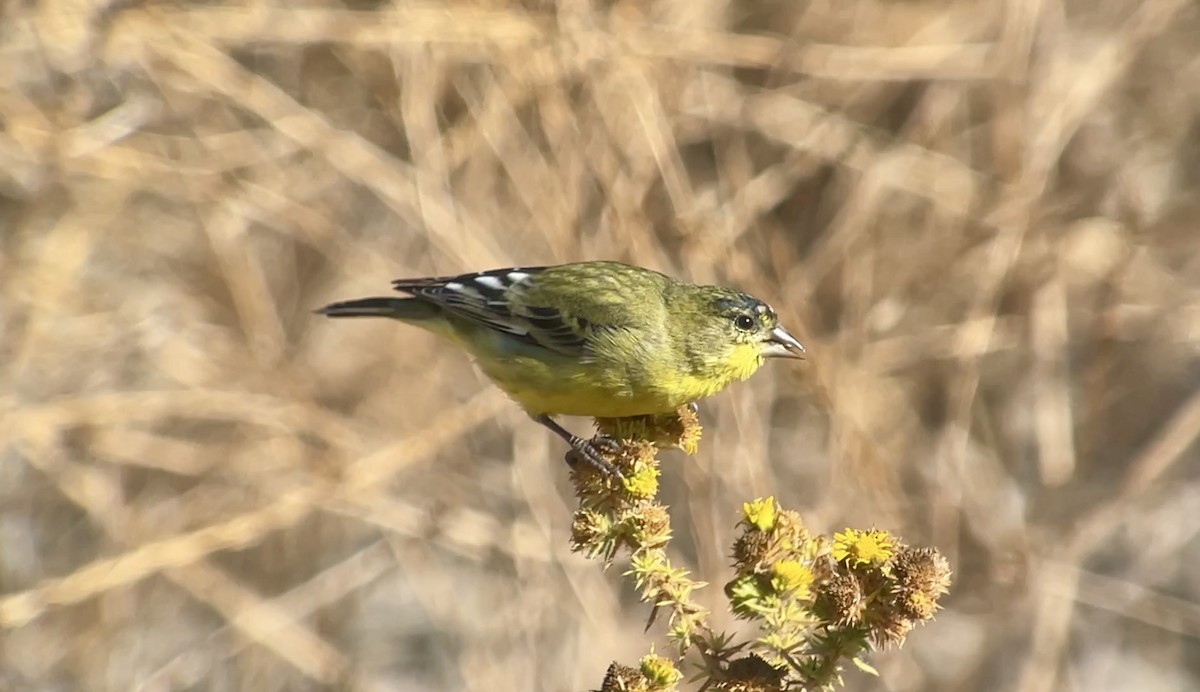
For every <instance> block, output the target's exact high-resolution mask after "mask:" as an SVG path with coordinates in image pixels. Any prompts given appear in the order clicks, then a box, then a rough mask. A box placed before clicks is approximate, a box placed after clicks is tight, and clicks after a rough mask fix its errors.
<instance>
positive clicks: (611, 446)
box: [565, 435, 623, 479]
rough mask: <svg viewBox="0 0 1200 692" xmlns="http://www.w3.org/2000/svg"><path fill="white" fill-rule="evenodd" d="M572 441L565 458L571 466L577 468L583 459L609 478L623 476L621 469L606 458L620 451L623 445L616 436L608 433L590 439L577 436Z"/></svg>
mask: <svg viewBox="0 0 1200 692" xmlns="http://www.w3.org/2000/svg"><path fill="white" fill-rule="evenodd" d="M570 443H571V451H569V452H567V455H566V457H565V458H566V461H567V464H569V465H570V466H571V468H575V467H576V465H578V464H579V462H580V460H582V461H584V462H585V463H587V464H588V465H589V466H591V467H592V468H594V469H596V470H597V471H599V472H600V473H601V474H602V475H604V476H607V477H608V478H617V479H620V478H623V476H622V475H621V471H620V470H619V469H618V468H617V467H616V466H614V465H613V463H612V462H611V461H609V460H608V459H607V458H605V456H606V455H614V456H615V455H616V454H619V453H620V451H621V449H622V445H621V443H620V442H618V441H617V439H616V438H614V437H610V436H608V435H597V436H595V437H593V438H592V439H590V440H585V439H583V438H582V437H575V438H574V439H572V440H570Z"/></svg>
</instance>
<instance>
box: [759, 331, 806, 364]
mask: <svg viewBox="0 0 1200 692" xmlns="http://www.w3.org/2000/svg"><path fill="white" fill-rule="evenodd" d="M762 355H763V357H764V358H799V359H801V360H803V359H804V345H803V344H801V343H800V342H799V341H797V340H796V337H794V336H792V335H791V334H789V333H788V330H786V329H784V328H783V327H776V328H774V329H772V330H771V337H770V338H769V339H767V340H766V341H764V342H763V349H762Z"/></svg>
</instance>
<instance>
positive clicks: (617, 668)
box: [600, 661, 646, 692]
mask: <svg viewBox="0 0 1200 692" xmlns="http://www.w3.org/2000/svg"><path fill="white" fill-rule="evenodd" d="M645 683H646V680H645V679H644V678H643V677H642V674H641V672H639V671H638V669H637V668H631V667H629V666H623V665H621V664H620V663H617V662H616V661H613V663H612V665H610V666H609V667H608V672H606V673H605V674H604V682H603V683H602V684H601V685H600V692H633V691H634V690H645V689H646V684H645Z"/></svg>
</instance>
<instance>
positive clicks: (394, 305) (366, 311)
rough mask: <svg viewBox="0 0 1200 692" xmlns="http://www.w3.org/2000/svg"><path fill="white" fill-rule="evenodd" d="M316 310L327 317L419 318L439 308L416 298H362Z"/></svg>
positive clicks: (425, 316)
mask: <svg viewBox="0 0 1200 692" xmlns="http://www.w3.org/2000/svg"><path fill="white" fill-rule="evenodd" d="M316 312H317V314H320V315H325V316H326V317H390V318H392V319H396V320H419V319H424V318H430V317H434V316H436V315H437V312H438V308H437V306H436V305H432V304H430V303H427V302H425V301H423V300H417V299H415V298H362V299H359V300H345V301H342V302H340V303H330V304H329V305H326V306H325V307H323V308H321V309H320V310H317V311H316Z"/></svg>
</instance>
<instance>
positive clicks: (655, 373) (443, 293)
mask: <svg viewBox="0 0 1200 692" xmlns="http://www.w3.org/2000/svg"><path fill="white" fill-rule="evenodd" d="M392 286H393V288H395V289H396V290H397V291H399V292H401V293H406V294H408V296H409V297H406V298H393V297H386V298H382V297H381V298H362V299H359V300H348V301H345V302H340V303H332V304H330V305H326V306H325V307H324V308H321V309H320V310H318V312H319V313H321V314H324V315H328V316H329V317H388V318H391V319H395V320H400V321H401V322H407V323H409V324H413V325H416V326H418V327H421V328H423V329H427V330H429V331H431V332H433V333H435V334H438V335H440V336H443V337H445V338H447V339H449V340H450V341H452V342H454V343H456V344H457V345H459V346H461V347H462V348H463V349H465V350H466V351H467V352H469V353H470V354H471V355H472V356H473V357H474V359H475V360H476V362H477V363H478V365H479V367H480V369H481V370H482V371H483V373H484V374H485V375H487V376H488V378H490V379H491V380H492V382H494V383H495V384H496V385H497V386H498V387H500V389H502V390H504V391H505V392H506V393H508V395H509V396H510V397H512V398H513V399H514V400H515V401H516V402H517V403H518V404H520V405H521V406H522V407H523V408H524V409H525V411H527V412H528V413H529V415H530V416H532V417H533V419H534V420H536V421H537V422H539V423H541V424H542V425H544V426H546V427H547V428H549V429H550V430H552V431H554V433H555V434H557V435H558V436H560V437H562V438H563V439H564V440H565V441H566V442H567V444H569V445H570V446H571V448H572V450H574V451H575V452H576V453H577V454H578V455H580V456H582V457H583V458H584V459H585V460H587V461H588V462H589V463H591V464H593V465H594V466H596V467H597V468H600V469H602V470H604V471H608V472H611V471H612V468H611V465H610V464H609V463H608V462H607V461H606V460H605V459H604V455H603V452H605V451H613V450H614V449H615V448H616V447H617V445H616V442H615V441H614V440H611V439H607V438H603V437H596V438H593V439H592V440H586V439H584V438H581V437H579V436H577V435H574V434H572V433H570V432H568V431H567V430H565V429H563V428H562V426H560V425H559V424H558V423H556V422H555V421H554V419H553V418H551V416H554V415H567V416H590V417H594V418H624V417H628V416H640V415H646V414H657V413H668V412H673V411H676V410H678V409H679V407H681V406H685V405H693V404H694V402H695V401H697V400H698V399H703V398H705V397H708V396H711V395H713V394H716V393H717V392H719V391H721V390H722V389H724V388H725V387H726V386H727V385H729V384H730V383H732V382H734V381H737V380H744V379H746V378H747V377H749V376H750V375H752V374H753V373H754V372H755V371H756V370H758V368H759V367H760V366H761V365H762V364H763V360H764V359H766V358H776V357H782V358H803V357H804V346H802V345H801V344H800V342H799V341H797V340H796V338H795V337H793V336H792V335H791V334H789V333H788V331H787V330H786V329H784V328H783V327H782V326H780V324H779V319H778V317H776V315H775V311H774V310H772V309H771V307H770V306H769V305H767V304H766V303H764V302H763V301H761V300H758V299H757V298H754V297H752V296H749V295H746V294H745V293H741V292H739V291H734V290H731V289H728V288H722V287H720V286H702V285H696V284H688V283H682V282H679V281H676V280H674V279H671V278H670V277H668V276H666V275H664V274H660V273H659V272H656V271H651V270H649V269H643V268H641V267H634V266H630V265H628V264H622V263H620V262H578V263H574V264H561V265H557V266H551V267H512V268H508V269H493V270H490V271H483V272H479V273H476V274H462V275H460V276H438V277H429V278H423V279H399V280H397V281H394V282H392ZM568 458H570V456H569V457H568Z"/></svg>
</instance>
